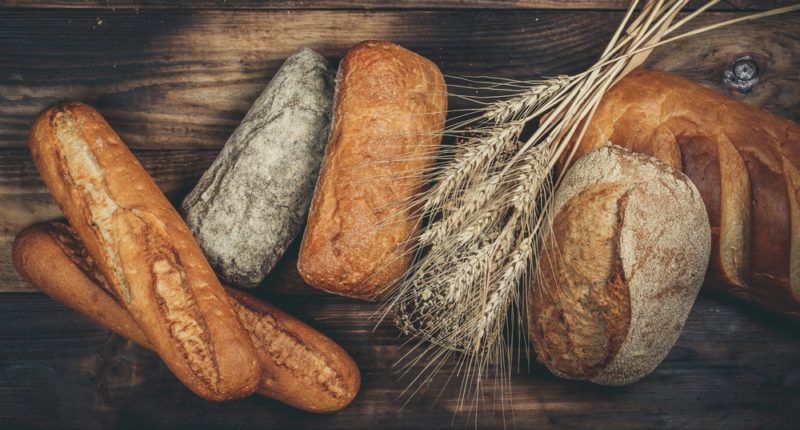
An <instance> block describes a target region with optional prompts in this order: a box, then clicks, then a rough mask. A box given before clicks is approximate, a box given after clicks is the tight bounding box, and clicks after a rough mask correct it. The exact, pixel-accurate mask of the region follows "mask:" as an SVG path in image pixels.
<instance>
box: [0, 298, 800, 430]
mask: <svg viewBox="0 0 800 430" xmlns="http://www.w3.org/2000/svg"><path fill="white" fill-rule="evenodd" d="M266 298H267V299H268V300H269V301H271V302H272V303H274V304H276V305H278V306H280V307H282V308H283V309H285V310H286V311H288V312H290V313H291V314H293V315H296V316H297V317H299V318H300V319H301V320H303V321H306V322H308V323H309V324H311V325H312V326H314V327H315V328H318V329H320V330H321V331H323V332H324V333H326V334H328V335H329V336H330V337H332V338H333V339H334V340H336V341H338V342H340V343H341V344H342V345H344V346H345V348H346V349H347V351H348V352H349V353H350V354H352V356H353V358H354V359H355V360H356V362H357V363H358V365H359V366H360V368H361V372H362V378H363V383H362V390H361V392H360V393H359V396H358V398H356V400H355V402H354V404H353V405H351V406H350V407H348V408H347V409H345V410H344V411H342V412H340V413H337V414H334V415H329V416H325V415H322V416H315V415H310V414H304V413H301V412H298V411H295V410H292V409H290V408H288V407H285V406H282V405H280V404H278V403H276V402H274V401H271V400H269V399H265V398H259V397H251V398H248V399H244V400H240V401H234V402H226V403H221V404H220V403H216V404H215V403H208V402H205V401H203V400H202V399H200V398H198V397H196V396H194V395H192V394H191V393H190V392H189V391H187V390H186V389H185V388H183V387H182V386H181V385H180V383H179V382H178V381H177V380H176V379H175V378H174V377H173V376H172V375H171V374H170V373H169V371H168V370H167V369H166V367H164V365H163V364H161V362H160V361H159V359H158V357H157V356H156V355H155V354H153V353H151V352H149V351H146V350H144V349H142V348H140V347H137V346H135V345H133V344H131V343H130V342H128V341H125V340H123V339H122V338H120V337H118V336H116V335H113V334H111V333H110V332H109V331H108V330H105V329H103V328H101V327H98V326H97V325H95V324H93V323H91V322H90V321H89V320H87V319H85V318H83V317H81V316H79V315H78V314H77V313H75V312H73V311H71V310H69V309H67V308H64V307H63V306H61V305H60V304H58V303H56V302H53V301H51V300H50V299H48V298H47V297H44V296H42V295H39V294H17V295H6V296H4V297H3V300H2V301H0V326H2V327H3V331H2V334H0V351H2V352H0V387H1V388H0V405H2V406H0V422H2V423H3V424H4V426H11V427H50V426H54V425H57V426H59V427H81V428H105V427H111V426H122V427H125V428H163V427H186V428H190V427H202V428H217V427H226V428H245V429H257V428H284V427H296V426H300V427H301V428H342V427H346V428H354V429H359V428H364V429H367V428H385V429H394V428H422V427H425V428H451V419H452V412H453V410H454V409H455V407H456V399H457V388H458V387H457V385H456V384H454V385H451V386H448V388H447V389H446V390H445V393H444V395H443V396H442V397H441V398H440V399H439V401H438V402H436V403H434V399H435V393H436V391H437V390H431V392H426V393H423V394H421V395H420V396H419V397H417V398H416V399H414V400H412V402H411V403H410V404H409V405H408V406H407V407H405V408H400V407H399V402H398V401H397V400H396V397H397V396H398V395H399V393H400V390H401V389H402V388H403V387H404V383H403V382H398V381H396V377H395V375H394V374H393V373H392V370H391V365H392V364H393V363H394V362H395V361H396V360H397V359H398V358H399V357H400V354H401V352H402V350H401V349H400V348H399V347H398V344H399V342H398V339H397V332H396V330H395V329H393V328H391V327H388V326H381V327H379V328H377V329H376V330H375V331H372V329H373V325H374V324H373V323H372V322H370V321H369V320H368V318H369V317H370V315H371V314H372V312H373V311H374V310H375V306H374V305H372V304H368V303H363V302H356V301H352V300H348V299H344V298H337V297H333V296H327V297H325V298H324V299H322V298H318V299H315V300H306V299H303V298H297V297H290V296H276V295H270V296H267V297H266ZM41 315H47V318H41ZM797 329H798V327H797V326H796V325H795V326H792V325H787V324H785V323H784V322H783V321H780V320H771V319H768V318H761V319H759V318H755V317H752V316H749V315H747V314H745V313H742V312H740V311H739V310H737V309H734V308H732V307H731V306H730V305H729V304H727V303H724V302H720V301H718V300H717V299H716V298H708V297H704V296H701V298H700V300H699V301H698V303H697V305H696V306H695V309H694V311H693V312H692V313H691V315H690V317H689V320H688V322H687V324H686V328H685V330H684V332H683V335H682V336H681V338H680V339H679V341H678V343H677V345H676V346H675V348H674V349H673V350H672V352H671V353H670V355H669V356H668V358H667V359H666V361H665V362H664V363H662V365H661V366H660V367H659V368H658V369H657V370H656V371H655V373H653V374H652V375H650V376H649V377H647V378H645V379H644V380H642V381H640V382H639V383H637V384H635V385H631V386H628V387H624V388H610V387H600V386H595V385H590V384H586V383H579V382H572V381H565V380H560V379H557V378H555V377H554V376H552V375H550V374H549V373H547V371H546V370H544V368H542V367H541V366H539V365H538V364H533V365H531V368H530V373H528V372H527V371H523V372H520V373H516V374H514V376H513V378H512V381H511V383H512V388H511V390H510V394H512V395H513V399H514V404H513V410H514V412H513V414H512V413H510V412H509V411H506V417H505V418H506V425H507V426H508V428H588V427H592V428H598V427H603V428H643V427H646V428H654V427H658V428H663V427H673V428H675V427H679V428H726V429H738V428H796V426H797V424H798V422H799V420H798V419H799V418H800V417H799V416H798V412H797V411H798V408H800V369H798V366H797V361H796V357H797V356H798V355H799V354H800V343H799V342H798V341H797ZM452 369H453V363H448V364H447V365H446V370H447V371H451V370H452ZM443 380H444V378H442V380H436V381H434V384H441V383H443ZM434 386H436V385H434ZM466 420H467V418H466V415H463V416H459V417H457V418H456V419H455V421H454V423H455V426H454V427H453V428H472V426H473V423H472V422H469V421H466ZM478 424H479V427H480V428H502V426H503V414H502V410H501V408H500V407H499V405H492V403H489V404H487V407H486V409H485V410H483V411H482V412H481V413H480V414H479V415H478Z"/></svg>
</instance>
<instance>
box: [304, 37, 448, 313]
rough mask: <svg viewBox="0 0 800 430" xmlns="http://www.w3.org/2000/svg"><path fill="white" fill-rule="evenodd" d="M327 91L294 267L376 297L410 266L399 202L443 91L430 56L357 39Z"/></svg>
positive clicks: (435, 132)
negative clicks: (324, 132) (315, 172)
mask: <svg viewBox="0 0 800 430" xmlns="http://www.w3.org/2000/svg"><path fill="white" fill-rule="evenodd" d="M334 98H335V100H334V107H333V120H332V126H331V134H330V138H329V139H328V146H327V147H326V149H325V157H324V160H323V163H322V168H321V170H320V175H319V178H318V180H317V186H316V190H315V193H314V199H313V200H312V202H311V209H310V212H309V216H308V223H307V226H306V230H305V234H304V236H303V242H302V245H301V247H300V255H299V257H298V263H297V268H298V271H299V272H300V275H301V276H302V277H303V279H304V280H305V281H306V282H307V283H308V284H310V285H312V286H314V287H316V288H319V289H322V290H325V291H328V292H331V293H334V294H340V295H344V296H350V297H354V298H360V299H365V300H378V299H380V298H381V297H383V296H384V295H385V294H386V293H387V292H388V289H389V287H390V286H391V285H392V284H393V282H394V281H395V280H397V279H398V278H399V277H400V276H401V275H402V274H403V272H405V270H406V269H407V268H408V266H409V265H410V263H411V258H412V255H411V253H410V252H409V249H410V248H411V242H412V241H413V237H414V235H415V233H416V232H417V230H418V228H419V216H418V215H417V214H415V211H414V210H413V208H412V207H409V206H410V204H411V203H412V199H413V198H414V196H416V195H417V194H418V193H419V192H420V191H421V187H422V186H423V185H424V181H423V175H424V172H425V170H426V168H428V167H429V166H431V165H432V163H433V162H434V161H435V158H436V147H437V145H439V143H440V141H441V134H442V129H443V127H444V121H445V117H446V114H447V89H446V86H445V82H444V78H443V77H442V74H441V72H439V69H438V68H437V67H436V65H435V64H433V63H432V62H431V61H429V60H427V59H425V58H423V57H421V56H419V55H417V54H415V53H413V52H411V51H409V50H407V49H404V48H402V47H401V46H398V45H395V44H393V43H389V42H379V41H367V42H362V43H360V44H358V45H356V46H354V47H353V48H352V49H350V51H348V53H347V55H346V56H345V58H344V59H343V60H342V63H341V65H340V67H339V72H338V75H337V79H336V92H335V96H334Z"/></svg>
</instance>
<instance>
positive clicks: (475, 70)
mask: <svg viewBox="0 0 800 430" xmlns="http://www.w3.org/2000/svg"><path fill="white" fill-rule="evenodd" d="M731 16H732V15H731V14H730V13H722V12H717V13H710V14H708V15H706V16H705V17H703V18H701V19H700V21H699V23H706V24H707V23H710V22H715V21H718V20H721V19H724V18H729V17H731ZM621 17H622V13H621V12H598V11H583V12H563V11H530V10H520V11H438V12H419V11H385V12H363V11H333V12H331V11H296V12H291V13H287V12H285V11H280V12H279V11H250V10H240V11H202V10H201V11H179V10H163V11H151V10H144V11H136V12H134V11H116V12H114V11H97V10H5V11H2V13H0V47H2V49H0V147H4V148H21V147H24V146H25V140H26V138H27V132H28V127H29V125H30V123H31V121H32V120H33V118H34V116H35V115H36V114H37V113H38V112H39V111H40V110H41V109H43V108H44V107H46V106H48V105H50V104H52V103H54V102H56V101H59V100H63V99H82V100H85V101H87V102H89V103H92V104H93V105H95V106H96V107H98V108H99V110H100V111H101V112H102V113H103V114H104V115H106V117H107V118H108V119H109V121H110V122H111V123H112V124H113V125H114V127H115V128H116V129H117V130H118V132H119V133H120V134H121V135H122V137H123V139H124V140H125V141H126V142H127V143H128V144H129V145H130V146H132V147H135V148H150V149H154V148H188V147H194V148H219V147H220V146H221V145H222V144H223V143H224V141H225V139H226V138H227V136H228V135H229V134H230V133H231V131H232V130H233V128H234V127H235V126H236V124H237V123H238V122H239V120H240V119H241V118H242V116H243V115H244V112H245V111H246V110H247V108H248V107H249V105H250V103H251V102H252V101H253V100H254V99H255V97H256V95H257V94H258V93H259V92H260V91H261V89H262V88H263V87H264V86H265V85H266V83H267V82H268V81H269V78H270V77H271V76H272V75H273V74H274V72H275V70H276V68H277V67H278V66H279V65H280V64H281V62H282V61H283V59H285V57H286V56H287V55H289V54H290V53H291V52H292V51H294V50H295V49H297V48H299V47H302V46H308V47H312V48H314V49H317V50H319V51H321V52H322V53H323V54H324V55H326V56H328V57H330V58H331V59H333V60H334V61H335V60H336V59H337V58H339V57H340V56H341V55H343V53H345V52H346V50H347V49H348V47H350V46H351V45H353V44H354V43H357V42H359V41H361V40H365V39H387V40H392V41H395V42H398V43H400V44H402V45H405V46H407V47H409V48H411V49H413V50H415V51H418V52H420V53H421V54H423V55H425V56H427V57H429V58H431V59H433V60H434V61H435V62H436V63H437V64H439V66H440V67H441V68H442V70H443V71H444V72H445V73H447V74H450V75H478V74H489V75H496V76H503V77H510V78H521V79H529V78H532V77H536V76H539V75H553V74H559V73H575V72H578V71H581V70H583V69H584V68H585V67H587V66H588V65H589V64H591V63H592V62H593V61H594V59H595V58H596V56H597V55H598V53H599V52H600V51H601V50H602V48H603V46H604V44H605V42H606V40H607V39H608V37H609V36H610V34H611V33H612V32H613V30H614V27H615V23H616V22H618V21H619V20H620V19H621ZM799 27H800V14H798V13H795V14H790V15H785V16H779V17H773V18H769V19H764V20H761V21H757V22H751V23H746V24H741V25H738V26H736V27H730V28H726V29H722V30H719V31H715V32H714V33H712V34H708V35H705V36H700V37H697V38H694V39H690V40H688V41H685V42H679V43H676V44H674V45H669V46H665V47H663V48H660V49H658V50H656V52H655V53H654V54H653V58H652V60H651V61H650V63H649V64H650V65H652V66H655V67H658V68H662V69H665V70H669V71H673V72H676V73H679V74H681V75H684V76H687V77H690V78H693V79H696V80H699V81H701V82H703V83H704V84H707V85H710V86H712V87H715V88H718V89H721V90H723V91H726V90H725V88H724V87H723V84H722V76H723V72H724V70H725V68H727V67H729V66H730V64H731V63H732V62H733V61H734V60H735V59H736V58H738V57H740V56H742V55H745V54H749V55H752V56H753V57H755V58H756V59H757V60H758V61H759V64H760V66H761V74H762V79H761V81H760V83H759V84H758V85H757V86H756V87H755V88H754V89H753V91H751V92H750V93H747V94H734V93H731V95H733V96H735V97H737V98H739V99H742V100H744V101H747V102H749V103H753V104H754V105H757V106H760V107H763V108H766V109H768V110H771V111H773V112H775V113H778V114H781V115H786V116H789V117H792V118H797V117H798V116H800V105H798V104H797V103H796V101H797V100H798V99H800V85H798V83H799V81H800V77H798V75H797V73H796V71H797V70H798V69H800V56H797V55H794V53H796V52H797V47H798V46H800V33H798V32H797V28H799Z"/></svg>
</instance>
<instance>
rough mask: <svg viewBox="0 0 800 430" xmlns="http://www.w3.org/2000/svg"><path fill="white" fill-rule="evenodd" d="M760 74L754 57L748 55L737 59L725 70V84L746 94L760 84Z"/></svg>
mask: <svg viewBox="0 0 800 430" xmlns="http://www.w3.org/2000/svg"><path fill="white" fill-rule="evenodd" d="M758 72H759V70H758V64H757V63H756V62H755V60H754V59H753V58H752V57H750V56H749V55H746V56H744V57H740V58H738V59H736V61H734V62H733V64H731V65H730V67H728V68H727V69H726V70H725V76H724V78H723V82H724V83H725V85H726V86H728V87H730V88H733V89H736V90H738V91H740V92H743V93H746V92H749V91H750V90H751V89H753V87H754V86H755V85H756V84H757V83H758V80H759V76H758Z"/></svg>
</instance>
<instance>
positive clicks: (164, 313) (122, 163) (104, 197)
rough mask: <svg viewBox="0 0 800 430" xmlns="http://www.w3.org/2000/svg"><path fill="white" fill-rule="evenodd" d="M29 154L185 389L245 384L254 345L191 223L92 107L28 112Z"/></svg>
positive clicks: (254, 378) (225, 390) (254, 375)
mask: <svg viewBox="0 0 800 430" xmlns="http://www.w3.org/2000/svg"><path fill="white" fill-rule="evenodd" d="M29 146H30V148H31V154H32V155H33V159H34V161H35V162H36V166H37V167H38V168H39V171H40V173H41V174H42V178H43V179H44V181H45V183H46V184H47V186H48V188H49V189H50V191H51V193H52V194H53V197H54V198H55V200H56V202H57V203H58V205H59V207H60V208H61V209H62V211H63V212H64V214H65V215H66V216H67V219H68V220H69V221H70V224H71V226H72V227H73V228H74V229H75V230H76V232H77V234H78V236H79V237H80V239H81V241H82V242H83V243H84V244H85V246H86V248H87V250H88V252H89V254H90V255H91V256H92V258H93V259H94V260H95V262H96V263H97V265H98V267H99V268H100V271H101V272H102V273H103V274H104V275H105V278H106V279H107V280H108V283H109V284H110V285H111V286H112V289H113V291H114V295H115V296H116V297H118V298H119V299H120V302H121V303H122V304H123V305H124V306H125V307H126V309H127V310H128V312H130V314H131V315H132V316H133V318H134V320H135V321H136V322H137V324H138V326H139V327H140V328H141V329H142V331H143V332H145V334H146V335H147V338H148V339H149V340H150V342H151V343H152V344H153V346H154V349H155V350H156V351H157V352H158V353H159V355H160V356H161V357H162V359H164V362H165V363H166V364H167V365H168V366H169V368H170V369H171V370H172V371H173V373H175V374H176V375H177V376H178V378H179V379H180V380H181V381H183V382H184V383H185V384H186V385H187V386H188V387H189V388H190V389H192V390H193V391H194V392H196V393H197V394H199V395H201V396H203V397H205V398H208V399H211V400H222V399H230V398H236V397H242V396H245V395H248V394H250V393H252V391H253V390H255V387H256V384H257V382H258V379H259V375H260V366H259V364H258V357H257V355H256V351H255V349H254V347H253V345H252V343H251V341H250V339H249V337H248V335H247V333H246V332H245V331H244V329H243V328H242V327H241V324H240V323H239V322H238V320H237V319H236V315H235V314H234V313H233V309H232V308H231V306H230V304H229V303H228V302H227V298H226V296H225V293H224V291H223V290H222V286H221V285H220V284H219V281H218V280H217V278H216V275H215V274H214V272H213V271H212V269H211V267H210V266H209V264H208V262H207V261H206V260H205V257H204V256H203V253H202V251H201V250H200V248H199V247H198V246H197V244H196V243H195V241H194V239H193V237H192V235H191V233H190V232H189V229H188V227H187V226H186V224H185V223H184V222H183V220H182V219H181V218H180V216H179V215H178V213H177V212H176V211H175V209H174V208H173V207H172V205H171V204H170V203H169V201H168V200H167V199H166V197H164V195H163V194H162V193H161V191H160V190H159V189H158V186H157V185H156V184H155V182H154V181H153V180H152V178H151V177H150V176H149V175H148V174H147V172H146V171H145V170H144V168H143V167H142V166H141V164H140V163H139V161H138V160H137V159H136V157H135V156H134V155H133V154H132V153H131V152H130V150H129V149H128V148H127V147H126V146H125V144H124V143H122V141H121V140H120V138H119V136H117V134H116V133H115V132H114V130H113V129H112V128H111V127H110V126H109V125H108V123H107V122H106V121H105V120H104V119H103V117H102V116H101V115H100V114H99V113H98V112H97V111H95V110H94V109H92V108H91V107H89V106H87V105H85V104H82V103H78V102H66V103H61V104H58V105H56V106H53V107H51V108H49V109H47V110H46V111H44V112H43V113H42V114H40V115H39V117H38V118H37V119H36V121H35V122H34V125H33V127H32V130H31V136H30V139H29Z"/></svg>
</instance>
